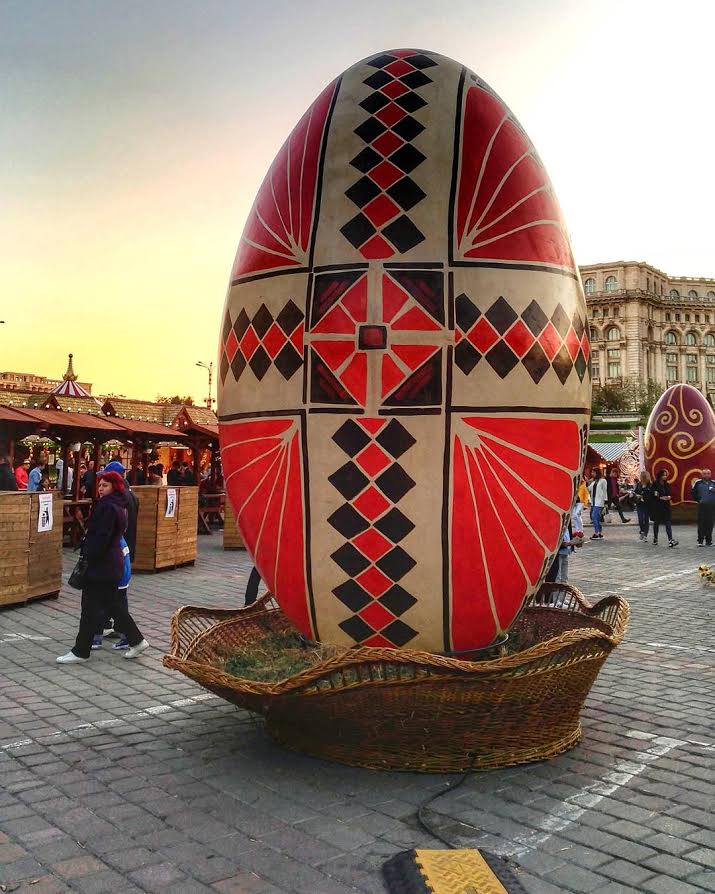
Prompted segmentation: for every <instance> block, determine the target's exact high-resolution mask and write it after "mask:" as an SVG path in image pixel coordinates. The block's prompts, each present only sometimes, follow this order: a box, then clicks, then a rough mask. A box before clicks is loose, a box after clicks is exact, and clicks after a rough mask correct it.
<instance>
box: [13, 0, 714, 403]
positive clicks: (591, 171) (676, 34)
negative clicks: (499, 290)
mask: <svg viewBox="0 0 715 894" xmlns="http://www.w3.org/2000/svg"><path fill="white" fill-rule="evenodd" d="M714 26H715V4H713V3H712V2H711V0H702V2H692V0H679V2H677V3H672V2H663V0H649V2H640V0H618V2H612V0H594V2H588V0H540V2H527V0H510V2H498V0H491V2H488V3H486V2H478V0H452V2H450V3H437V2H435V0H410V2H405V0H391V2H389V3H388V2H385V0H360V2H343V0H299V2H295V0H292V2H283V0H265V2H263V3H258V4H257V3H255V2H251V3H249V2H244V0H141V2H136V0H111V2H110V0H85V2H80V0H45V2H36V0H0V85H1V86H0V319H3V320H5V324H4V325H0V370H16V371H27V372H30V371H31V372H35V373H39V374H42V375H47V376H58V375H61V374H62V372H63V371H64V369H65V366H66V357H67V353H68V352H69V351H72V352H73V353H74V357H75V361H74V362H75V369H76V371H77V372H78V374H79V376H80V378H81V379H82V380H88V381H91V382H93V383H94V388H93V390H94V392H95V393H108V392H114V393H122V394H126V395H129V396H133V397H142V398H147V399H154V398H155V397H156V395H157V394H175V393H180V394H182V395H183V394H187V393H188V394H193V395H194V396H195V397H196V398H197V399H200V398H203V397H205V393H206V373H205V371H204V370H202V369H198V368H196V366H195V363H196V361H197V360H202V361H206V362H208V361H209V360H213V359H215V355H216V350H217V339H218V331H219V321H220V316H221V310H222V307H223V300H224V295H225V291H226V286H227V281H228V275H229V272H230V267H231V264H232V261H233V257H234V254H235V248H236V245H237V243H238V239H239V236H240V233H241V230H242V228H243V224H244V221H245V218H246V215H247V213H248V211H249V209H250V206H251V203H252V201H253V198H254V195H255V192H256V190H257V189H258V186H259V185H260V182H261V180H262V178H263V176H264V174H265V172H266V169H267V168H268V166H269V164H270V162H271V161H272V159H273V156H274V155H275V153H276V151H277V150H278V149H279V147H280V145H281V143H282V142H283V140H284V139H285V137H286V136H287V135H288V133H289V132H290V130H291V128H292V127H293V125H294V124H295V123H296V121H297V120H298V118H299V117H300V115H301V114H302V113H303V111H304V110H305V109H306V107H307V106H308V105H309V104H310V103H311V102H312V100H313V99H314V98H315V96H316V95H317V94H318V93H319V91H320V90H321V89H322V88H323V87H324V86H325V84H326V83H327V82H328V81H329V80H331V79H332V78H333V77H335V75H336V74H338V73H339V72H341V71H342V70H344V69H345V68H347V67H348V66H349V65H351V64H352V63H354V62H355V61H357V60H358V59H360V58H362V57H364V56H366V55H369V54H371V53H375V52H377V51H380V50H384V49H388V48H392V47H400V46H404V47H420V48H425V49H431V50H435V51H438V52H440V53H444V54H446V55H448V56H451V57H453V58H455V59H457V60H459V61H460V62H463V63H464V64H466V65H467V66H469V67H470V68H472V69H473V70H474V71H476V72H477V73H478V74H480V75H481V76H482V77H483V78H484V79H485V80H486V81H488V82H489V83H490V84H491V86H492V87H493V88H494V89H495V90H496V91H497V92H498V93H499V94H500V95H501V96H502V98H503V99H504V100H505V101H506V102H507V103H508V104H509V105H510V106H511V108H512V110H513V111H514V112H515V114H516V115H517V117H518V118H519V119H520V121H521V123H522V124H523V126H524V127H525V128H526V130H527V132H528V133H529V135H530V137H531V139H532V141H533V142H534V144H535V146H536V148H537V150H538V151H539V153H540V155H541V157H542V159H543V160H544V162H545V164H546V167H547V170H548V171H549V173H550V176H551V179H552V181H553V183H554V186H555V189H556V192H557V195H558V197H559V200H560V202H561V205H562V207H563V209H564V213H565V216H566V220H567V223H568V226H569V229H570V231H571V236H572V239H573V244H574V250H575V253H576V258H577V260H578V262H579V263H582V264H583V263H593V262H597V261H609V260H617V259H627V260H645V261H648V262H650V263H652V264H654V265H655V266H656V267H659V268H660V269H661V270H664V271H665V272H666V273H668V274H671V275H688V276H715V253H714V250H713V236H714V234H715V228H714V227H713V214H714V213H715V175H714V173H713V162H712V156H713V146H714V145H715V115H713V112H712V107H713V100H712V96H713V87H714V86H715V62H714V59H713V52H712V34H713V28H714Z"/></svg>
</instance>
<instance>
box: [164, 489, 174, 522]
mask: <svg viewBox="0 0 715 894" xmlns="http://www.w3.org/2000/svg"><path fill="white" fill-rule="evenodd" d="M175 515H176V489H175V488H173V487H169V488H167V491H166V518H174V516H175Z"/></svg>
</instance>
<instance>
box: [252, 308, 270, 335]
mask: <svg viewBox="0 0 715 894" xmlns="http://www.w3.org/2000/svg"><path fill="white" fill-rule="evenodd" d="M252 323H253V328H254V329H255V330H256V335H257V336H258V337H259V338H263V336H264V335H265V334H266V332H268V330H269V329H270V328H271V326H272V325H273V314H272V313H271V312H270V311H269V310H268V308H267V307H266V305H265V304H262V305H261V306H260V307H259V308H258V310H257V311H256V313H255V314H254V315H253V320H252Z"/></svg>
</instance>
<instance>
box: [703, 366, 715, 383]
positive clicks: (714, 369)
mask: <svg viewBox="0 0 715 894" xmlns="http://www.w3.org/2000/svg"><path fill="white" fill-rule="evenodd" d="M705 372H706V375H707V377H708V385H715V366H709V367H708V368H707V369H706V371H705Z"/></svg>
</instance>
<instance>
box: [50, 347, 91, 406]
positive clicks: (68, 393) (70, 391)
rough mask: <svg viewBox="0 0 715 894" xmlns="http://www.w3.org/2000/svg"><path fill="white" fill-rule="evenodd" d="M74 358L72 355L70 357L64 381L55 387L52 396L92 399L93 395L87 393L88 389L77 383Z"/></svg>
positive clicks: (63, 377)
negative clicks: (61, 395) (60, 395)
mask: <svg viewBox="0 0 715 894" xmlns="http://www.w3.org/2000/svg"><path fill="white" fill-rule="evenodd" d="M72 356H73V355H72V354H70V355H69V357H68V360H67V371H66V372H65V374H64V376H62V381H61V382H60V383H59V385H55V387H54V388H53V389H52V391H50V394H64V395H65V397H91V396H92V395H91V394H90V393H89V391H87V389H86V388H83V387H82V386H81V385H80V384H79V382H78V381H77V374H76V373H75V371H74V367H73V365H72Z"/></svg>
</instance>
